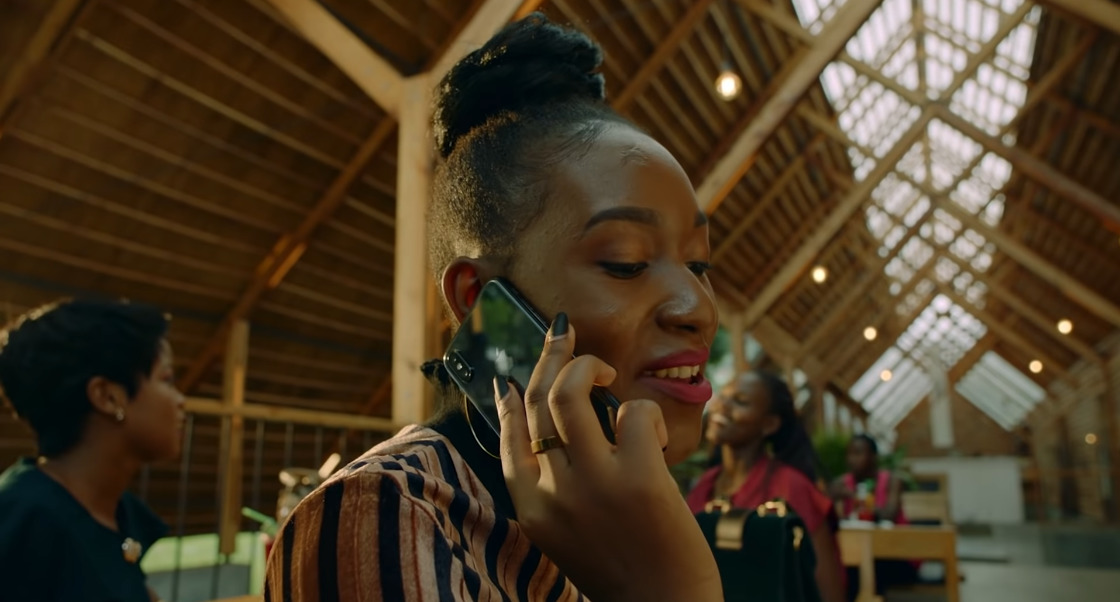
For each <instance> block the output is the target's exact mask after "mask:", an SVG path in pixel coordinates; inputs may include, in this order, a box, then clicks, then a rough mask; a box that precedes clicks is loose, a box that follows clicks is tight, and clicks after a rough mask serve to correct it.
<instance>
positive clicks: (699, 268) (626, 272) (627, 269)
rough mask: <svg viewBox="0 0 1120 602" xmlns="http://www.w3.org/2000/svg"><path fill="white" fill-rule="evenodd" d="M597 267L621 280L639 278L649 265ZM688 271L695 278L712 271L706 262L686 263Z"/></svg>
mask: <svg viewBox="0 0 1120 602" xmlns="http://www.w3.org/2000/svg"><path fill="white" fill-rule="evenodd" d="M599 265H600V266H601V267H602V268H603V269H604V270H605V271H606V272H607V273H608V274H610V275H611V276H614V277H615V278H621V279H624V280H626V279H630V278H636V277H638V276H640V275H641V274H642V273H643V272H645V270H646V269H647V268H649V263H646V262H638V263H616V262H610V261H602V262H599ZM688 269H689V270H690V271H691V272H692V273H693V274H696V276H697V277H703V276H706V275H707V274H708V272H709V271H711V269H712V264H710V263H708V262H706V261H691V262H689V263H688Z"/></svg>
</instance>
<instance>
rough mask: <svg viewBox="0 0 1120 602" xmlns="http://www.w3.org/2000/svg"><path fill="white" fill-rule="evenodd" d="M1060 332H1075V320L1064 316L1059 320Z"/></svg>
mask: <svg viewBox="0 0 1120 602" xmlns="http://www.w3.org/2000/svg"><path fill="white" fill-rule="evenodd" d="M1058 332H1060V333H1062V334H1069V333H1071V332H1073V322H1070V321H1069V320H1067V319H1065V318H1063V319H1061V320H1058Z"/></svg>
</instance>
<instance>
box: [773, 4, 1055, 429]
mask: <svg viewBox="0 0 1120 602" xmlns="http://www.w3.org/2000/svg"><path fill="white" fill-rule="evenodd" d="M844 2H845V0H794V2H793V4H794V7H795V9H796V11H797V14H798V18H799V19H800V21H801V24H802V25H803V26H805V27H806V28H807V29H808V30H809V31H811V32H813V33H817V32H819V31H821V30H822V29H823V28H824V27H825V26H826V24H827V21H828V20H829V19H830V18H831V17H832V16H833V15H835V14H836V11H837V9H839V8H840V7H842V6H843V4H844ZM1039 14H1040V13H1039V9H1038V8H1037V7H1031V6H1026V5H1024V4H1023V0H884V2H883V3H882V4H881V5H880V6H879V8H877V9H876V10H875V11H874V12H873V13H872V15H871V17H870V18H869V19H868V21H867V23H866V24H865V25H864V26H863V27H862V28H861V29H860V30H859V32H858V33H857V34H856V35H855V36H854V37H853V38H852V39H851V40H850V41H849V42H848V44H847V47H846V51H847V55H848V56H841V57H840V58H839V59H838V60H836V61H834V62H832V63H831V64H830V65H828V67H826V68H825V70H824V72H823V73H822V74H821V78H820V79H821V84H822V85H823V87H824V91H825V94H826V95H827V97H828V99H829V101H830V103H831V105H832V107H833V109H834V110H835V111H836V115H837V122H838V124H839V126H840V129H841V130H842V131H843V132H844V134H845V135H846V136H847V137H848V138H849V140H850V144H849V148H848V153H849V157H850V159H851V163H852V166H853V170H854V177H855V179H856V180H857V181H859V180H862V179H865V178H866V177H867V175H868V174H869V173H870V172H871V170H873V169H874V167H875V164H876V162H877V161H878V160H881V159H882V157H884V156H885V155H886V154H887V153H889V152H890V151H891V150H892V148H893V147H894V145H895V144H896V143H897V142H898V140H899V139H900V138H901V136H902V135H903V133H904V132H905V131H906V130H907V129H909V127H910V126H911V125H912V124H913V123H914V122H915V121H916V120H917V119H918V118H919V116H920V114H921V112H922V107H920V106H917V105H914V104H912V103H911V102H910V101H909V100H907V99H906V98H905V97H903V96H902V95H900V94H898V93H896V92H895V91H893V90H891V89H889V88H888V87H887V86H884V85H882V84H880V83H879V82H876V81H874V79H873V78H871V77H868V76H867V75H866V72H867V71H868V69H870V70H874V71H878V72H879V73H881V74H882V75H883V76H885V77H888V78H890V79H893V80H894V81H895V82H897V83H898V84H900V85H901V86H902V87H904V88H907V89H909V90H912V91H914V92H917V93H918V95H919V97H924V98H929V99H931V100H938V99H945V98H946V96H947V97H948V106H949V108H950V110H951V111H952V112H953V113H955V114H956V115H958V116H960V117H961V118H963V119H965V120H967V121H969V122H971V123H972V124H974V125H975V126H977V127H978V128H980V129H982V130H984V131H986V132H987V133H989V134H991V135H993V136H998V137H1001V139H1003V140H1004V142H1005V143H1008V144H1012V143H1014V135H1013V133H1012V131H1011V130H1012V128H1011V127H1009V126H1010V125H1011V124H1012V121H1013V120H1014V119H1015V117H1016V115H1017V114H1018V112H1019V109H1020V108H1021V107H1022V106H1023V103H1024V102H1025V100H1026V96H1027V85H1026V81H1027V79H1028V77H1029V75H1030V65H1031V60H1032V57H1033V52H1034V41H1035V34H1036V29H1037V25H1038V20H1039ZM1007 32H1009V34H1008V35H1006V37H1003V36H1004V33H1007ZM997 37H998V38H1002V40H1001V41H999V42H998V45H997V46H996V47H995V51H994V52H990V53H988V56H987V58H986V59H985V60H983V61H982V62H981V63H980V65H979V66H978V67H974V68H971V69H970V63H975V62H976V60H975V58H974V57H975V56H976V55H977V54H979V53H981V52H983V51H984V50H985V49H986V48H985V47H986V46H990V44H989V43H990V42H991V41H992V40H994V39H996V38H997ZM849 61H853V62H849ZM860 64H862V65H860ZM966 70H968V71H969V72H970V73H969V75H968V77H967V78H965V77H964V74H965V72H966ZM861 71H862V72H861ZM962 79H963V81H960V80H962ZM1010 177H1011V165H1010V164H1009V163H1008V162H1007V161H1005V160H1004V159H1002V158H1001V157H999V156H998V155H994V154H992V153H989V152H986V151H985V150H984V149H983V147H982V146H981V145H980V144H978V143H977V142H975V141H973V140H972V139H971V138H969V137H967V136H965V135H964V134H962V133H960V132H959V131H957V130H955V129H954V128H952V127H950V126H949V125H947V124H946V123H944V122H942V121H940V120H937V119H934V120H932V121H931V122H930V123H929V125H928V126H927V127H926V128H925V132H924V135H923V136H921V137H920V138H919V139H918V141H917V142H916V143H915V144H913V145H912V146H911V147H910V148H909V149H907V151H906V152H905V153H904V155H903V158H902V160H901V161H899V163H898V164H897V166H896V167H895V170H894V171H892V172H891V173H890V174H889V175H888V176H887V177H886V178H884V179H883V181H882V182H881V183H879V185H878V186H876V187H875V189H874V190H873V192H872V193H871V202H870V203H868V205H867V207H866V209H865V212H866V215H865V217H866V222H867V227H868V230H869V231H870V232H871V233H872V235H873V236H875V238H876V239H877V240H878V241H879V243H880V247H879V255H880V257H881V258H883V259H887V260H888V261H887V263H886V267H885V268H884V275H885V276H886V277H887V278H888V279H889V281H890V284H889V291H890V294H891V295H893V296H894V297H896V305H897V311H898V312H899V314H900V316H903V317H912V316H916V317H915V318H913V322H912V323H911V324H910V326H909V328H907V329H906V331H905V332H903V334H902V335H901V336H899V337H898V340H897V341H896V342H895V344H894V345H893V346H891V347H890V348H889V349H888V350H887V351H886V352H885V353H883V355H882V356H881V357H879V358H878V359H877V360H876V361H875V362H874V363H873V364H872V366H871V367H870V368H869V369H868V370H867V371H866V372H865V373H864V374H863V375H862V376H861V377H860V378H859V379H858V380H857V382H856V383H855V385H853V386H852V388H851V390H850V394H851V396H852V398H853V399H856V400H858V401H860V402H861V403H862V404H863V405H864V407H865V408H867V410H868V411H869V412H870V413H871V422H872V424H873V425H874V427H875V428H872V426H871V425H869V430H874V431H880V432H883V431H887V432H890V431H893V430H894V429H895V427H897V425H898V423H899V422H901V421H902V419H903V418H905V417H906V415H907V414H909V413H910V411H911V410H912V409H913V408H914V406H916V405H917V404H918V403H919V402H920V401H921V400H922V399H923V398H925V397H926V395H928V394H929V392H930V391H931V387H932V384H931V381H930V377H929V376H928V373H930V372H931V371H943V370H948V369H949V368H951V367H952V366H954V365H955V364H956V363H957V362H958V361H959V360H960V359H961V358H962V357H963V356H964V355H965V354H966V353H968V351H969V350H970V349H972V347H973V346H975V345H976V343H977V341H979V340H980V339H981V338H982V337H983V336H984V335H985V334H986V332H987V329H986V327H985V326H984V325H983V324H982V323H981V322H980V320H978V319H977V318H976V317H975V316H974V315H973V313H970V311H969V308H970V307H975V308H983V306H984V301H985V295H986V293H987V287H986V286H985V285H984V283H983V282H982V281H981V280H980V279H978V278H977V277H976V275H980V276H982V275H983V274H984V273H985V272H986V271H987V270H988V269H989V268H990V267H991V265H992V254H993V253H994V252H995V246H994V245H993V244H992V243H990V242H989V241H987V240H986V239H985V238H984V237H983V236H981V235H980V234H978V233H977V232H975V231H973V230H970V229H967V228H964V227H963V225H962V224H961V222H960V221H958V220H957V219H955V218H954V217H953V216H952V215H951V214H950V213H948V212H946V211H944V210H942V209H940V208H938V205H939V204H941V203H947V202H951V203H954V204H956V205H957V206H959V207H960V208H963V209H965V210H966V211H968V212H969V213H971V214H973V215H976V216H978V217H979V218H980V219H982V220H983V221H984V222H986V223H987V224H989V225H993V226H994V225H996V224H998V223H999V221H1000V219H1001V218H1002V216H1003V211H1004V197H1003V195H1002V194H1001V193H1000V192H999V191H1000V190H1001V189H1002V188H1003V187H1004V185H1005V184H1006V183H1007V181H1008V179H1009V178H1010ZM934 199H937V200H936V201H935V200H934ZM954 296H955V297H956V298H957V299H958V300H960V301H962V302H967V303H964V306H963V307H962V305H958V303H956V302H954V300H953V299H952V298H951V297H954ZM974 311H975V310H974ZM983 357H984V359H982V360H981V362H980V363H978V364H977V365H976V366H975V367H974V368H973V369H972V370H970V371H969V373H968V374H967V375H966V378H965V379H962V380H961V381H960V382H959V383H957V385H956V389H957V390H958V392H960V393H961V395H963V396H964V397H965V398H966V399H968V400H969V401H971V402H972V403H973V404H975V405H976V406H978V407H979V408H980V409H981V410H983V411H984V412H985V413H987V414H988V415H989V416H992V417H993V418H994V419H996V421H997V422H999V423H1000V425H1001V426H1003V427H1004V428H1010V427H1012V426H1014V424H1015V423H1016V422H1018V421H1020V420H1022V418H1023V417H1024V416H1025V415H1026V411H1019V410H1014V411H1013V410H1012V409H1011V408H1023V407H1028V408H1029V407H1033V405H1034V403H1037V400H1034V397H1033V396H1034V393H1035V392H1034V391H1033V390H1031V389H1029V388H1027V387H1025V386H1022V387H1005V386H994V387H993V386H991V385H992V383H993V382H998V381H995V380H991V379H989V378H988V375H989V372H990V373H991V374H1000V375H1001V376H999V377H998V378H1000V379H1002V380H1007V381H1013V382H1019V383H1022V382H1023V381H1026V382H1030V379H1029V378H1027V377H1026V376H1024V375H1023V373H1022V372H1021V371H1020V370H1019V369H1018V368H1017V367H1015V366H1013V365H1012V364H1010V363H1008V362H1006V361H1004V360H1002V358H999V356H998V355H996V354H994V353H992V352H989V353H988V354H987V355H984V356H983ZM991 358H995V359H991ZM997 366H998V367H997ZM888 373H889V380H888V379H885V378H884V377H885V376H887V375H888ZM992 378H996V377H994V376H993V377H992ZM1031 384H1033V382H1031ZM1036 388H1037V386H1036ZM966 391H967V393H966ZM993 391H994V392H999V393H1000V395H994V394H993ZM1005 397H1011V398H1013V399H1011V400H1010V401H1007V400H1005ZM1028 411H1029V410H1028ZM997 416H998V418H997Z"/></svg>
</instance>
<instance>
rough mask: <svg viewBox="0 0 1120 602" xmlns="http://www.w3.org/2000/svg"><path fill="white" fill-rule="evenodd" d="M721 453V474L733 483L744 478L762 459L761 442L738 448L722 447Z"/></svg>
mask: <svg viewBox="0 0 1120 602" xmlns="http://www.w3.org/2000/svg"><path fill="white" fill-rule="evenodd" d="M722 451H723V472H724V474H726V475H727V476H728V478H730V479H731V480H734V481H738V480H741V479H744V478H746V476H747V475H748V474H749V473H750V471H751V469H752V468H754V465H755V464H756V463H757V462H758V461H759V460H760V459H762V458H763V457H764V449H763V446H762V443H761V442H759V443H754V444H750V445H744V446H742V447H738V448H735V447H731V446H730V445H724V446H723V450H722Z"/></svg>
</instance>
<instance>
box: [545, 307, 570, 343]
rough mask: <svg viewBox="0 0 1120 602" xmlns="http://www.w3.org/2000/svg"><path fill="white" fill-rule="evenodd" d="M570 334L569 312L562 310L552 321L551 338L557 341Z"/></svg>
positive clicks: (549, 331)
mask: <svg viewBox="0 0 1120 602" xmlns="http://www.w3.org/2000/svg"><path fill="white" fill-rule="evenodd" d="M566 336H568V314H566V313H564V312H560V313H558V314H556V319H554V320H553V321H552V328H549V329H548V338H549V340H552V341H555V340H556V339H562V338H564V337H566Z"/></svg>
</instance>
